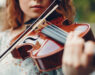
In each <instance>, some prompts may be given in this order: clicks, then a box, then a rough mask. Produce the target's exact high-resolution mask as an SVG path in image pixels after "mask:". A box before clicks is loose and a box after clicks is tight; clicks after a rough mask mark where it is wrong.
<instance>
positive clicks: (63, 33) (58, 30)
mask: <svg viewBox="0 0 95 75" xmlns="http://www.w3.org/2000/svg"><path fill="white" fill-rule="evenodd" d="M48 27H51V28H52V29H54V30H55V31H56V32H58V33H59V34H61V35H63V36H64V37H67V35H68V33H67V32H66V31H64V30H62V29H61V28H59V27H57V26H56V25H53V24H52V25H49V26H48Z"/></svg>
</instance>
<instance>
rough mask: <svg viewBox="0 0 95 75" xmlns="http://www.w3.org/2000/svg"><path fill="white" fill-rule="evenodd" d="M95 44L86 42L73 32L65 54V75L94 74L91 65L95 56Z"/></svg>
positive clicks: (68, 38) (66, 45)
mask: <svg viewBox="0 0 95 75" xmlns="http://www.w3.org/2000/svg"><path fill="white" fill-rule="evenodd" d="M94 46H95V44H94V43H93V42H92V41H88V42H85V41H84V40H83V39H82V38H80V37H78V35H77V34H76V33H75V32H71V33H70V34H69V36H68V37H67V41H66V44H65V48H64V54H63V60H62V61H63V62H62V63H63V72H64V74H65V75H88V74H89V73H91V72H92V69H91V67H90V63H91V60H92V57H93V54H94Z"/></svg>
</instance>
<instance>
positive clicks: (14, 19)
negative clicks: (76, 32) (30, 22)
mask: <svg viewBox="0 0 95 75" xmlns="http://www.w3.org/2000/svg"><path fill="white" fill-rule="evenodd" d="M5 9H6V16H5V27H4V29H8V28H13V29H16V28H19V27H21V25H23V23H24V22H23V21H24V13H23V12H22V11H21V9H20V6H19V1H18V0H7V2H6V8H5ZM57 11H58V12H59V13H60V14H62V15H64V16H66V17H67V18H68V19H69V20H70V21H71V22H73V20H74V16H75V8H74V6H73V2H72V0H61V3H60V7H59V8H58V9H57Z"/></svg>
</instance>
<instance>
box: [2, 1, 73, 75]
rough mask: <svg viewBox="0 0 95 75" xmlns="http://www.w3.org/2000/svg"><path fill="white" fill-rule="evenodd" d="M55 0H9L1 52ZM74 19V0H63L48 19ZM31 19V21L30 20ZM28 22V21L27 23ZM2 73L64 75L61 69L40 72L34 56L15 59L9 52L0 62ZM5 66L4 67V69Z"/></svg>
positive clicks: (13, 74)
mask: <svg viewBox="0 0 95 75" xmlns="http://www.w3.org/2000/svg"><path fill="white" fill-rule="evenodd" d="M52 1H53V0H7V4H6V8H5V10H6V11H5V24H4V25H3V31H2V32H1V34H0V52H1V53H2V52H3V51H4V50H6V49H7V48H8V47H9V46H10V41H11V40H12V39H13V38H14V37H15V36H17V35H18V34H20V33H21V32H22V31H24V30H25V29H26V23H27V21H28V24H29V23H32V22H33V21H34V20H35V19H37V18H38V17H39V16H40V15H41V14H42V13H43V12H44V11H45V9H46V8H47V7H48V6H49V5H50V4H51V3H52ZM60 15H61V16H63V17H66V18H68V19H69V20H70V21H71V22H73V20H74V16H75V9H74V6H73V4H72V0H61V4H60V7H59V8H58V9H57V10H56V11H54V13H52V14H51V15H50V16H49V17H48V18H47V20H49V21H50V20H52V19H53V18H57V17H58V16H60ZM30 19H31V21H29V20H30ZM25 22H26V23H25ZM0 66H2V67H0V75H62V72H61V69H58V70H53V71H49V72H39V70H38V69H37V67H36V65H35V63H34V62H33V60H32V58H27V59H25V60H22V59H15V58H14V57H12V56H11V54H9V55H8V56H7V57H6V58H5V59H4V60H3V61H2V62H0ZM2 68H3V69H2Z"/></svg>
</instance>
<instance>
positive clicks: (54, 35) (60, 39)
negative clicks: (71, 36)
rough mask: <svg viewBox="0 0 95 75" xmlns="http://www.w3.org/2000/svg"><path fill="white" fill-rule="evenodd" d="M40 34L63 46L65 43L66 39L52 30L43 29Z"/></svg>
mask: <svg viewBox="0 0 95 75" xmlns="http://www.w3.org/2000/svg"><path fill="white" fill-rule="evenodd" d="M41 32H42V33H43V34H45V35H47V36H48V37H51V38H53V39H54V40H56V41H58V42H59V43H62V44H64V43H65V41H66V37H64V35H62V34H60V33H58V32H57V31H54V29H51V28H48V27H45V28H44V29H43V30H42V31H41Z"/></svg>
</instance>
